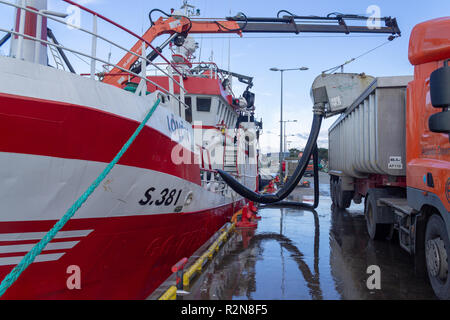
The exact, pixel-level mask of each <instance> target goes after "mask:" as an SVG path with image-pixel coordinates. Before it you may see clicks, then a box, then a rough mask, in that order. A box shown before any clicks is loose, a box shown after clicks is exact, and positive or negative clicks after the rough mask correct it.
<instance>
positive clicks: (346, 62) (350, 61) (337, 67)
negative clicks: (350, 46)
mask: <svg viewBox="0 0 450 320" xmlns="http://www.w3.org/2000/svg"><path fill="white" fill-rule="evenodd" d="M396 38H397V37H394V38H392V39H391V38H390V39H388V40H387V41H386V42H383V43H382V44H380V45H378V46H376V47H375V48H372V49H370V50H368V51H366V52H364V53H362V54H360V55H359V56H357V57H355V58H351V59H350V60H348V61H345V62H344V63H343V64H340V65H338V66H336V67H333V68H330V69H327V70H324V71H322V73H330V74H331V73H333V72H335V71H336V70H338V69H339V68H342V67H344V66H345V65H347V64H349V63H352V62H353V61H355V60H357V59H359V58H361V57H364V56H365V55H367V54H369V53H371V52H373V51H375V50H377V49H378V48H381V47H382V46H385V45H387V44H388V43H389V42H391V41H392V40H394V39H396Z"/></svg>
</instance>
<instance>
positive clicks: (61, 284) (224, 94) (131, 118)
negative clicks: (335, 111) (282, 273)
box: [0, 0, 262, 299]
mask: <svg viewBox="0 0 450 320" xmlns="http://www.w3.org/2000/svg"><path fill="white" fill-rule="evenodd" d="M62 2H63V3H65V4H66V5H67V6H68V7H69V8H70V10H72V11H74V12H77V11H81V12H82V14H83V17H90V18H89V24H88V27H85V26H83V25H76V24H75V23H74V22H73V21H74V20H73V19H68V18H67V13H66V12H62V13H61V12H54V11H49V10H48V7H47V1H46V0H23V1H22V0H18V1H16V2H9V1H0V7H2V9H1V10H2V11H3V10H5V11H3V12H6V11H8V10H9V11H10V12H11V15H13V16H14V18H15V23H14V25H13V26H10V25H1V26H0V27H1V28H0V31H1V32H2V33H3V34H4V35H5V36H4V37H3V39H2V40H0V46H3V48H5V47H7V46H9V54H8V55H7V56H0V137H1V138H0V177H1V179H0V278H2V279H3V278H4V277H5V276H6V275H7V274H8V273H10V272H11V270H12V269H13V268H14V267H15V266H16V265H17V264H19V263H20V261H21V260H22V259H23V257H24V256H25V254H26V253H27V252H28V251H30V250H31V249H32V248H33V246H34V245H36V243H38V242H39V241H40V240H41V239H42V238H43V237H44V235H45V234H46V233H47V232H48V231H49V230H50V229H51V228H52V227H53V225H54V224H55V223H56V222H57V221H58V220H59V219H60V218H61V217H62V216H63V215H64V214H65V212H66V211H67V209H68V208H69V207H70V206H71V205H72V204H73V203H74V202H75V201H76V200H77V199H78V198H79V197H80V196H81V195H83V193H84V192H85V191H86V189H87V188H88V187H89V186H90V184H91V183H92V181H93V180H94V179H95V178H96V177H97V176H98V175H99V174H100V172H102V170H103V169H104V168H105V167H106V166H107V164H108V163H110V162H111V160H112V159H113V158H114V156H115V155H116V154H117V153H118V152H119V150H120V149H121V147H122V146H123V145H124V144H125V142H126V141H127V140H128V138H129V137H130V136H131V135H132V134H133V132H134V131H135V129H136V128H137V127H138V126H139V124H140V123H141V122H142V121H143V119H144V117H145V116H146V115H147V114H148V112H149V110H150V108H151V107H152V106H153V105H155V102H156V101H157V100H158V99H159V100H160V101H161V102H160V104H159V105H158V106H157V107H156V109H155V111H154V113H153V114H152V116H151V118H150V119H149V121H148V122H147V123H146V125H145V126H144V128H143V129H142V131H141V132H140V134H139V135H138V136H137V138H136V140H135V141H134V142H133V143H132V144H131V146H130V147H129V149H128V150H127V151H126V153H125V154H124V155H123V157H122V158H121V159H120V161H119V162H118V164H117V165H116V166H115V167H114V168H113V169H112V171H111V172H110V173H109V174H108V175H107V176H106V178H105V179H104V180H103V181H102V183H101V184H100V185H99V186H98V188H97V189H95V191H94V192H93V193H92V195H91V196H90V197H89V198H88V199H87V201H86V202H85V203H84V205H83V206H82V207H81V208H80V209H79V210H78V211H77V212H76V214H75V215H74V216H73V218H71V219H70V220H69V221H68V222H67V224H66V225H65V226H64V227H63V228H62V230H61V231H59V232H58V233H57V234H56V236H55V237H54V239H53V240H52V241H51V242H50V243H48V245H47V246H46V247H45V248H44V249H43V251H42V252H41V253H40V254H39V255H38V256H36V257H35V259H34V261H33V263H32V264H31V265H30V266H29V267H28V268H27V269H26V270H25V271H24V272H23V273H22V274H21V276H20V277H19V278H18V279H17V280H16V281H15V282H14V283H13V284H12V285H11V287H10V288H9V289H8V290H7V291H6V292H5V294H4V295H3V296H2V299H145V298H146V297H148V296H149V294H151V293H152V291H153V290H155V288H157V287H158V286H159V285H160V284H161V282H162V281H164V279H166V278H167V277H168V276H169V275H170V274H171V271H170V268H171V266H172V265H173V264H175V263H176V262H177V261H179V260H180V259H181V258H183V257H189V256H190V255H191V254H192V253H193V252H194V251H195V250H196V249H197V248H199V247H200V246H201V245H202V244H203V243H204V242H205V241H206V240H207V239H208V238H209V237H210V236H211V235H212V234H214V233H215V232H216V231H217V230H218V229H219V228H220V227H221V226H223V225H224V224H225V223H226V222H228V221H229V220H230V218H231V216H232V215H233V213H235V212H236V211H237V210H239V209H240V208H241V207H242V206H243V205H245V199H243V198H242V197H241V196H239V195H238V194H237V193H236V192H234V191H233V190H232V189H231V188H229V187H228V185H227V184H226V183H224V181H223V180H222V179H221V178H220V176H219V175H218V174H217V172H216V170H217V169H221V170H224V171H226V172H228V173H230V174H232V175H233V176H234V177H236V178H237V179H238V180H239V181H240V182H241V183H242V184H244V185H245V186H247V187H248V188H249V189H252V190H256V189H257V186H258V155H259V149H258V138H259V131H260V130H261V126H262V124H261V122H258V121H256V120H255V117H254V111H255V106H254V95H253V94H252V93H251V92H250V91H249V89H250V88H251V86H252V83H251V77H246V76H243V75H240V74H237V73H233V72H231V71H230V70H223V69H221V68H219V66H217V65H216V64H215V63H214V62H212V61H207V62H201V61H197V62H195V59H194V55H195V51H196V49H197V47H198V44H197V43H196V41H195V39H194V38H191V37H190V36H188V35H186V34H183V33H179V32H176V31H177V29H176V28H177V25H176V24H175V25H173V32H167V34H169V38H168V39H167V40H166V41H165V45H167V47H166V49H165V50H164V51H163V50H162V49H161V47H159V48H154V47H153V46H152V45H151V43H150V42H149V41H147V40H146V39H144V38H143V37H141V36H138V35H136V34H135V33H133V32H132V31H130V30H128V29H127V28H126V27H124V26H122V25H119V24H118V23H115V22H114V21H112V20H110V19H108V18H106V17H104V16H102V15H101V14H100V13H98V12H94V11H92V10H89V9H88V8H85V7H83V6H81V5H79V4H77V3H75V2H73V1H65V0H64V1H62ZM186 8H188V7H185V8H184V12H183V10H181V11H180V12H178V13H177V12H174V13H172V15H171V16H172V17H175V18H174V21H177V20H176V17H177V15H179V16H187V17H188V16H189V13H188V12H187V9H186ZM68 12H69V11H68ZM78 13H79V12H78ZM69 18H70V17H69ZM169 22H170V21H169ZM98 24H103V25H108V27H110V28H115V29H117V31H118V32H122V33H123V34H125V35H126V37H128V38H132V39H134V40H133V41H134V43H135V45H134V46H133V48H132V49H130V50H129V49H126V44H123V45H122V44H120V41H119V39H120V37H114V38H108V37H107V36H105V35H102V34H101V33H100V32H98V31H97V30H99V29H98V28H97V26H98ZM58 26H59V27H58ZM61 26H64V28H65V29H64V34H58V33H57V32H56V31H55V30H57V29H58V28H60V29H61ZM152 28H153V29H154V28H155V26H152V27H151V28H150V29H149V30H150V32H152V31H151V30H152ZM169 31H170V30H169ZM66 33H67V34H66ZM72 34H74V36H72ZM76 34H82V35H83V37H84V38H86V39H88V41H87V43H84V44H83V45H80V44H79V42H78V41H75V39H78V38H77V37H76ZM57 38H58V39H60V40H61V38H62V39H64V40H63V41H61V42H59V41H58V40H57ZM84 38H83V39H84ZM79 39H82V37H81V36H80V38H79ZM71 40H74V41H72V42H74V43H73V44H72V45H70V42H71ZM102 45H104V46H107V47H108V48H109V47H114V48H115V49H117V50H122V54H123V59H122V60H120V61H119V62H118V63H114V62H110V61H109V59H108V57H107V54H105V56H104V57H102V56H101V54H100V52H106V51H107V50H103V48H102ZM3 48H2V49H3ZM166 52H168V53H169V55H170V57H169V58H166V57H165V55H166ZM73 55H76V56H78V57H80V58H83V59H84V60H86V61H87V62H88V63H89V64H90V71H91V72H90V73H85V74H83V73H81V74H80V73H77V72H76V71H75V68H74V66H73V65H72V64H71V63H70V59H69V58H68V57H69V56H73ZM156 57H157V58H158V59H156ZM101 65H103V66H104V69H103V70H102V71H101V72H98V70H97V68H98V67H99V66H101ZM150 69H151V70H154V71H155V72H154V73H152V72H151V71H150ZM233 81H234V82H236V81H241V82H244V83H245V84H247V89H246V90H245V92H244V93H242V95H241V96H239V95H237V96H235V95H233V93H232V92H233V91H232V85H233ZM74 268H75V269H76V270H78V272H79V276H80V279H79V283H78V287H75V288H74V287H71V286H70V285H68V283H69V280H70V279H69V278H70V276H71V271H70V270H75V269H74Z"/></svg>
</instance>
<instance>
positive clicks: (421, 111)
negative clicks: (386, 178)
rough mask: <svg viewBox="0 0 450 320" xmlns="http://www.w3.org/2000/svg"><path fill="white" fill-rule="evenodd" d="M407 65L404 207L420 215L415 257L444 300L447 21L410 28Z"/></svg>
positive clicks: (449, 194)
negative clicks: (410, 72)
mask: <svg viewBox="0 0 450 320" xmlns="http://www.w3.org/2000/svg"><path fill="white" fill-rule="evenodd" d="M409 61H410V62H411V64H412V65H414V80H413V81H411V82H410V83H409V85H408V89H407V107H406V158H407V160H406V161H407V168H406V185H407V190H406V191H407V202H408V205H409V206H410V207H411V208H413V209H414V210H415V211H416V212H418V213H419V214H418V216H419V218H418V224H417V230H416V237H415V242H416V255H418V256H421V255H422V257H418V258H425V261H426V267H427V270H428V275H429V279H430V283H431V285H432V287H433V289H434V291H435V293H436V295H437V296H438V297H439V298H444V299H449V298H450V279H449V278H450V277H449V276H448V258H449V257H450V240H449V235H450V138H449V132H450V110H449V107H450V65H449V62H450V17H445V18H439V19H434V20H430V21H426V22H423V23H420V24H418V25H417V26H415V27H414V29H413V31H412V33H411V37H410V43H409ZM421 253H422V254H421ZM423 255H425V257H423Z"/></svg>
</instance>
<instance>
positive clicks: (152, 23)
mask: <svg viewBox="0 0 450 320" xmlns="http://www.w3.org/2000/svg"><path fill="white" fill-rule="evenodd" d="M155 11H158V12H161V13H162V14H164V15H165V16H166V17H171V15H170V14H168V13H166V12H164V11H162V10H161V9H152V10H150V12H149V13H148V18H149V20H150V25H151V26H152V27H153V26H154V25H155V23H154V22H153V20H152V13H153V12H155Z"/></svg>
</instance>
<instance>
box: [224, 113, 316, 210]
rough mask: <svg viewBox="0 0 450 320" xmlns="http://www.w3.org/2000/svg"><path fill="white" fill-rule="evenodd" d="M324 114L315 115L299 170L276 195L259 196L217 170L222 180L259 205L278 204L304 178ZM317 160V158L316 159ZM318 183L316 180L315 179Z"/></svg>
mask: <svg viewBox="0 0 450 320" xmlns="http://www.w3.org/2000/svg"><path fill="white" fill-rule="evenodd" d="M322 118H323V115H322V114H314V117H313V123H312V126H311V132H310V135H309V138H308V142H307V143H306V147H305V150H304V152H303V155H302V157H301V158H300V160H299V161H298V164H297V168H296V169H295V171H294V174H293V175H292V177H290V178H289V180H288V181H287V182H286V184H285V185H284V186H283V187H282V188H281V189H280V190H278V191H277V192H276V193H272V194H259V193H256V192H254V191H253V190H250V189H249V188H247V187H246V186H244V185H242V184H241V183H240V182H239V181H237V180H236V179H235V178H233V177H232V176H231V175H230V174H228V173H227V172H225V171H223V170H217V171H218V172H219V174H220V176H221V177H222V179H223V180H224V181H225V182H226V183H227V184H228V185H229V186H230V187H231V188H232V189H233V190H234V191H236V192H237V193H238V194H240V195H241V196H243V197H244V198H246V199H248V200H250V201H253V202H257V203H276V202H280V201H281V200H283V199H285V198H286V197H287V196H288V195H289V194H290V193H291V192H292V191H293V190H294V189H295V187H296V186H297V185H298V183H299V182H300V179H301V178H302V177H303V175H304V173H305V171H306V168H307V166H308V163H309V160H310V159H311V155H312V153H313V151H314V150H315V149H317V145H316V143H317V137H318V136H319V131H320V126H321V124H322ZM316 159H317V157H316ZM318 176H319V175H318V174H315V177H317V183H315V185H317V186H318V185H319V183H318ZM314 181H316V178H315V179H314Z"/></svg>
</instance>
